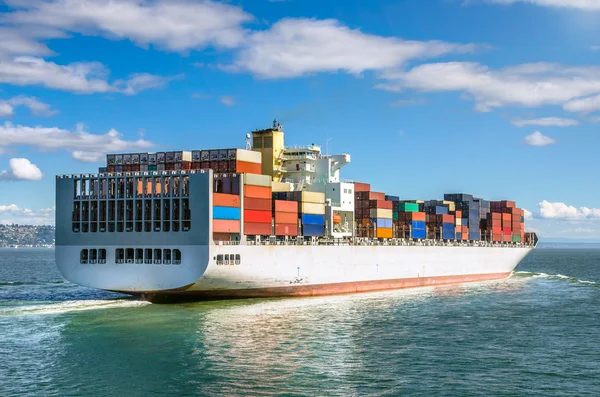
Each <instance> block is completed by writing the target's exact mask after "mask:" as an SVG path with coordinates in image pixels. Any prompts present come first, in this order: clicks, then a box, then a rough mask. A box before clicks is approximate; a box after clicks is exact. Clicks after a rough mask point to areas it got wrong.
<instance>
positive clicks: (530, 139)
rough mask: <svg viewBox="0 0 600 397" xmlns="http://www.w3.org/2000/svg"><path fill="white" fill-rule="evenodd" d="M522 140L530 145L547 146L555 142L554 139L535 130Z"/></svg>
mask: <svg viewBox="0 0 600 397" xmlns="http://www.w3.org/2000/svg"><path fill="white" fill-rule="evenodd" d="M524 142H525V143H526V144H527V145H530V146H548V145H552V144H554V143H556V140H555V139H552V138H550V137H548V136H545V135H543V134H542V133H541V132H539V131H536V132H534V133H533V134H531V135H527V136H526V137H525V140H524Z"/></svg>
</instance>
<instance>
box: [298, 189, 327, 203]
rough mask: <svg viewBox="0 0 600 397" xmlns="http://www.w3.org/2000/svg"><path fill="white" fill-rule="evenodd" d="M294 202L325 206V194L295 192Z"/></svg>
mask: <svg viewBox="0 0 600 397" xmlns="http://www.w3.org/2000/svg"><path fill="white" fill-rule="evenodd" d="M294 200H295V201H301V202H303V203H315V204H325V193H321V192H307V191H302V192H294Z"/></svg>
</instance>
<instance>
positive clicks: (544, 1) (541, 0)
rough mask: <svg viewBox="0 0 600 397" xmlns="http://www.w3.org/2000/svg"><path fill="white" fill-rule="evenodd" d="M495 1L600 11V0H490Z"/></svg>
mask: <svg viewBox="0 0 600 397" xmlns="http://www.w3.org/2000/svg"><path fill="white" fill-rule="evenodd" d="M488 1H490V2H493V3H501V4H513V3H529V4H535V5H539V6H546V7H556V8H575V9H580V10H585V11H600V0H488Z"/></svg>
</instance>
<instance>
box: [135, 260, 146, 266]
mask: <svg viewBox="0 0 600 397" xmlns="http://www.w3.org/2000/svg"><path fill="white" fill-rule="evenodd" d="M135 263H136V264H138V265H141V264H143V263H144V260H143V259H136V260H135Z"/></svg>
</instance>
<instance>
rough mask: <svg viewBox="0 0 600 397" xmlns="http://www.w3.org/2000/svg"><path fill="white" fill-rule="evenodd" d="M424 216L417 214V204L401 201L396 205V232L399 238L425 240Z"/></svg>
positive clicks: (420, 213) (423, 214)
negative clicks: (397, 231)
mask: <svg viewBox="0 0 600 397" xmlns="http://www.w3.org/2000/svg"><path fill="white" fill-rule="evenodd" d="M425 220H426V214H425V213H424V212H419V204H417V203H412V202H407V201H402V202H399V203H398V223H397V226H398V230H399V237H400V238H406V237H408V238H412V239H425V238H427V229H426V223H425Z"/></svg>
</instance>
